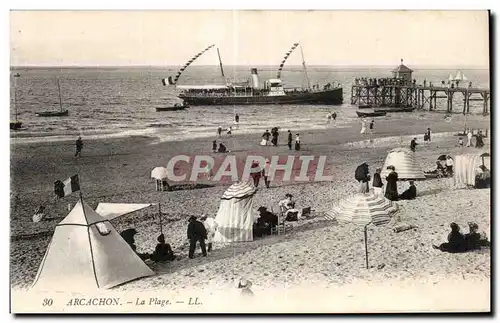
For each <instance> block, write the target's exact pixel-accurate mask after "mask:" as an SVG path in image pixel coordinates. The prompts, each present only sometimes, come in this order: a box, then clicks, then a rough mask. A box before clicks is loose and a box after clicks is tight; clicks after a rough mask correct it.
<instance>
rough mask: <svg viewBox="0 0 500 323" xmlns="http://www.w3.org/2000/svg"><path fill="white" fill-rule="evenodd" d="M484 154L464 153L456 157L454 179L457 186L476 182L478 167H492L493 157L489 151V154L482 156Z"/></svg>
mask: <svg viewBox="0 0 500 323" xmlns="http://www.w3.org/2000/svg"><path fill="white" fill-rule="evenodd" d="M482 155H484V154H464V155H458V156H455V158H454V173H453V179H454V182H455V187H456V188H463V187H466V186H468V185H470V186H472V185H475V184H476V169H477V168H478V167H479V166H481V165H483V160H484V166H486V168H488V169H491V159H490V156H489V153H488V155H487V156H484V157H481V156H482Z"/></svg>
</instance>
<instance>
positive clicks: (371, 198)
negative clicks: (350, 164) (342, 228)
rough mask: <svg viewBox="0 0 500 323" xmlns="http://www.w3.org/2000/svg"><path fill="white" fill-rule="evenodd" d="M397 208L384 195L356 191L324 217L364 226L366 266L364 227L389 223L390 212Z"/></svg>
mask: <svg viewBox="0 0 500 323" xmlns="http://www.w3.org/2000/svg"><path fill="white" fill-rule="evenodd" d="M397 210H398V206H397V204H396V203H395V202H393V201H390V200H388V199H386V198H385V197H384V196H381V195H375V194H373V193H371V194H363V193H358V194H355V195H354V196H351V197H349V198H346V199H343V200H341V201H340V202H339V203H338V204H336V205H334V207H333V208H332V209H331V210H330V211H328V212H327V213H326V218H327V219H335V220H337V221H338V222H339V223H349V222H352V223H354V224H356V225H362V226H364V233H365V255H366V268H368V233H367V231H366V229H367V227H368V225H369V224H371V223H372V224H374V225H376V226H379V225H384V224H387V223H389V222H390V221H391V218H392V214H393V213H395V212H396V211H397Z"/></svg>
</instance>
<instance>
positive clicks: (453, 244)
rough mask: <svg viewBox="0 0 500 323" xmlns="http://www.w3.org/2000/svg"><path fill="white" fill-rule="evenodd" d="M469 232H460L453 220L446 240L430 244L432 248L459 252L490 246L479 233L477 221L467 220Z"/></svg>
mask: <svg viewBox="0 0 500 323" xmlns="http://www.w3.org/2000/svg"><path fill="white" fill-rule="evenodd" d="M467 224H468V226H469V233H466V234H462V233H461V232H460V227H459V226H458V224H456V223H455V222H452V223H451V224H450V228H451V232H450V233H449V234H448V241H447V242H445V243H442V244H440V245H439V246H436V245H432V247H433V248H434V249H439V250H441V251H443V252H450V253H459V252H468V251H474V250H480V249H481V248H483V247H490V246H491V243H490V242H489V241H488V238H487V237H486V235H485V234H479V233H478V231H479V226H478V225H477V223H474V222H469V223H467Z"/></svg>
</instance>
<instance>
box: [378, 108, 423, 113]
mask: <svg viewBox="0 0 500 323" xmlns="http://www.w3.org/2000/svg"><path fill="white" fill-rule="evenodd" d="M373 110H374V111H375V112H385V113H394V112H412V111H413V110H415V108H413V107H410V108H385V109H384V108H374V109H373Z"/></svg>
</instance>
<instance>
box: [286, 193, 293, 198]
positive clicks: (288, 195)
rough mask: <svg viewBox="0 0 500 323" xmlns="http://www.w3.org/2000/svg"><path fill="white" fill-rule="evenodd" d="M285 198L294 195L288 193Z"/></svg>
mask: <svg viewBox="0 0 500 323" xmlns="http://www.w3.org/2000/svg"><path fill="white" fill-rule="evenodd" d="M285 197H293V195H292V194H290V193H286V194H285Z"/></svg>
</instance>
